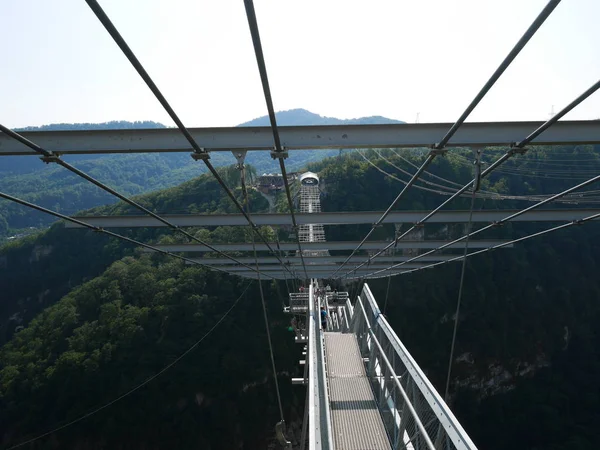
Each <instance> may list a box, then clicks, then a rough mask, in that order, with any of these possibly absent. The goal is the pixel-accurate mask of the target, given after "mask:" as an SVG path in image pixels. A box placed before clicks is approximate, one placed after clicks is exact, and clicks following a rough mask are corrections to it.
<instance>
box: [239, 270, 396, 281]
mask: <svg viewBox="0 0 600 450" xmlns="http://www.w3.org/2000/svg"><path fill="white" fill-rule="evenodd" d="M307 272H308V277H309V278H318V279H325V280H327V279H333V273H334V271H332V270H308V269H307ZM404 272H406V271H405V270H394V271H392V270H390V271H389V272H386V274H388V275H400V274H401V273H404ZM368 273H369V272H368V271H365V272H361V269H359V270H358V271H357V272H356V275H359V278H360V277H361V276H364V275H367V274H368ZM232 275H239V276H241V277H246V278H252V279H257V278H258V275H257V274H256V272H235V273H233V274H232ZM265 275H268V277H270V278H268V279H271V278H275V279H278V280H284V279H286V278H287V279H288V280H289V279H290V278H292V277H290V274H288V273H287V272H265V274H264V275H263V276H261V278H262V279H263V280H264V281H266V279H265ZM352 276H353V273H350V275H349V277H352ZM386 276H387V275H386ZM338 277H339V274H337V275H336V276H335V278H338ZM296 279H299V280H303V279H305V276H304V271H303V270H299V271H297V272H296ZM341 279H342V280H344V277H342V278H341Z"/></svg>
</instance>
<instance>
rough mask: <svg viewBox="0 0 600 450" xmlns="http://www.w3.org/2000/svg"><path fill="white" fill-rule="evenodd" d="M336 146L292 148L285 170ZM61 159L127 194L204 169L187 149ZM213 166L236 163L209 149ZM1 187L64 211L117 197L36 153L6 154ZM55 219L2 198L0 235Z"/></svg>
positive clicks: (266, 164) (116, 125)
mask: <svg viewBox="0 0 600 450" xmlns="http://www.w3.org/2000/svg"><path fill="white" fill-rule="evenodd" d="M277 120H278V123H279V125H282V126H285V125H332V124H344V123H354V124H367V123H402V122H399V121H396V120H392V119H387V118H385V117H379V116H375V117H362V118H359V119H350V120H342V119H336V118H335V117H323V116H320V115H318V114H314V113H312V112H310V111H307V110H305V109H292V110H289V111H282V112H279V113H277ZM268 125H269V118H268V116H263V117H259V118H257V119H254V120H251V121H249V122H245V123H243V124H240V125H239V126H268ZM144 128H166V127H165V125H163V124H161V123H158V122H152V121H136V122H127V121H112V122H104V123H60V124H49V125H43V126H40V127H25V128H21V129H20V130H19V131H54V130H108V129H113V130H114V129H119V130H120V129H144ZM337 153H338V152H337V150H329V151H323V150H319V151H316V150H315V151H310V150H303V151H297V152H291V156H290V158H289V159H288V160H286V166H287V167H288V168H289V170H298V169H300V168H302V167H305V166H306V164H308V163H310V162H314V161H319V160H321V159H323V158H325V157H327V156H331V155H335V154H337ZM64 159H65V160H66V161H68V162H69V163H71V164H73V165H74V166H76V167H77V168H79V169H81V170H83V171H84V172H87V173H89V174H90V175H92V176H94V177H96V178H98V179H99V180H101V181H103V182H105V183H107V184H108V185H109V186H111V187H112V188H115V189H117V190H118V191H120V192H123V193H124V194H127V195H136V194H143V193H146V192H151V191H155V190H158V189H164V188H168V187H172V186H176V185H178V184H181V183H183V182H184V181H188V180H190V179H192V178H195V177H197V176H199V175H201V174H202V173H204V172H206V168H205V167H204V165H203V164H201V163H198V162H195V161H193V160H192V159H191V158H190V156H189V155H188V154H187V153H164V154H159V153H156V154H131V155H69V156H65V157H64ZM211 161H212V162H213V164H214V165H215V166H225V165H229V164H232V163H234V159H233V156H232V155H231V154H230V153H227V152H219V153H215V154H213V155H212V158H211ZM246 162H247V163H248V164H251V165H253V166H254V167H256V169H257V171H258V172H274V171H278V170H279V166H278V163H277V161H274V160H273V159H271V157H270V156H269V155H268V154H267V153H266V152H250V153H249V154H248V156H247V159H246ZM0 175H1V176H0V191H4V192H9V193H11V194H12V195H16V196H18V197H21V198H23V199H25V200H29V201H32V202H35V203H37V204H40V205H42V206H44V207H46V208H50V209H53V210H55V211H60V212H62V213H65V214H74V213H76V212H77V211H80V210H82V209H88V208H92V207H94V206H99V205H103V204H107V203H114V202H115V198H114V197H112V196H110V195H109V194H107V193H105V192H103V191H101V190H99V189H98V188H97V187H95V186H93V185H92V184H90V183H88V182H86V181H85V180H82V179H81V178H78V177H76V176H75V175H72V174H70V173H69V172H66V171H65V169H63V168H62V167H58V166H55V165H44V164H42V163H41V162H40V160H39V158H38V157H37V156H9V157H3V158H2V164H1V165H0ZM52 221H53V219H52V218H51V217H49V216H46V215H44V214H42V213H38V212H35V211H29V210H26V209H25V208H24V207H21V206H19V205H16V204H11V203H9V202H4V201H0V241H2V239H3V238H6V237H7V236H19V235H20V234H22V233H23V232H29V231H25V230H30V228H31V227H34V228H39V227H44V226H46V225H48V224H49V223H51V222H52Z"/></svg>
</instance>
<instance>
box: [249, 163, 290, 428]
mask: <svg viewBox="0 0 600 450" xmlns="http://www.w3.org/2000/svg"><path fill="white" fill-rule="evenodd" d="M241 171H242V176H241V178H242V194H243V196H244V198H245V199H246V208H247V211H248V215H250V214H251V212H250V200H249V197H248V190H247V189H246V169H245V168H244V166H243V165H242V167H241ZM252 249H253V253H254V260H255V262H256V273H257V277H258V289H259V291H260V301H261V303H262V310H263V316H264V320H265V330H266V332H267V342H268V343H269V354H270V356H271V365H272V369H273V380H274V382H275V392H276V394H277V405H278V406H279V415H280V419H281V423H285V418H284V417H283V406H282V403H281V393H280V391H279V381H277V368H276V366H275V355H274V354H273V343H272V341H271V331H270V329H269V317H268V315H267V304H266V302H265V295H264V293H263V288H262V281H261V279H260V271H259V270H258V255H257V253H256V246H255V242H254V235H253V234H252ZM288 294H289V292H288Z"/></svg>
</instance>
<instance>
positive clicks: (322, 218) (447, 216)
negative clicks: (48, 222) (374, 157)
mask: <svg viewBox="0 0 600 450" xmlns="http://www.w3.org/2000/svg"><path fill="white" fill-rule="evenodd" d="M520 211H521V210H510V209H505V210H496V209H490V210H479V211H474V212H473V222H497V221H499V220H502V219H503V218H505V217H506V216H507V215H513V214H516V213H519V212H520ZM597 211H598V210H596V209H545V210H538V211H528V212H526V213H524V214H519V216H518V217H515V220H514V221H515V222H563V221H569V220H576V219H578V218H583V217H585V216H586V215H589V214H593V213H594V212H597ZM381 214H382V213H381V212H377V211H375V212H374V211H353V212H321V213H318V212H317V213H299V214H296V222H297V224H298V225H300V226H301V225H316V224H319V225H360V224H372V223H374V222H375V221H376V220H377V219H378V218H379V217H380V216H381ZM427 215H428V212H426V211H392V212H390V213H389V214H388V215H387V216H386V219H385V220H384V221H383V222H382V223H383V224H388V223H389V224H392V223H394V224H400V223H408V224H414V223H417V222H422V221H423V219H424V218H425V217H427ZM75 217H76V218H77V219H79V220H84V221H86V222H87V223H90V224H92V225H95V226H98V227H103V228H136V227H143V228H149V227H154V228H156V227H165V226H167V225H165V224H164V223H163V222H161V221H160V220H157V219H155V218H153V217H148V216H75ZM161 217H164V218H165V219H168V220H169V222H171V223H173V224H174V225H176V226H179V227H217V226H247V225H248V224H247V222H246V219H245V217H244V216H242V215H240V214H164V215H162V216H161ZM468 218H469V211H441V212H439V213H437V214H436V215H435V216H432V217H431V218H430V219H429V220H428V223H444V224H445V223H463V222H466V221H467V220H468ZM252 219H253V222H254V224H255V225H257V226H262V225H278V226H293V224H292V221H291V219H290V216H289V215H288V214H283V213H273V214H268V213H263V214H252ZM67 227H68V228H78V227H79V226H78V225H77V224H73V223H71V224H67Z"/></svg>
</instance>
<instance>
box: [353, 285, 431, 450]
mask: <svg viewBox="0 0 600 450" xmlns="http://www.w3.org/2000/svg"><path fill="white" fill-rule="evenodd" d="M356 302H357V303H358V304H359V305H360V309H361V311H362V313H363V316H364V318H365V323H366V326H367V330H368V331H369V334H370V335H371V339H372V341H373V343H375V345H376V346H377V349H378V350H379V354H380V355H381V358H382V359H383V362H385V364H386V366H387V367H388V369H389V370H390V372H391V373H392V378H393V379H394V382H395V383H396V387H397V388H398V389H399V391H400V394H401V395H402V398H404V402H405V404H406V406H407V407H408V410H409V411H410V413H411V414H412V416H413V418H414V420H415V423H416V424H417V427H418V428H419V431H420V432H421V435H422V436H423V439H425V442H426V443H427V447H429V449H430V450H436V448H435V446H434V445H433V442H432V441H431V438H430V437H429V434H428V433H427V430H425V427H424V426H423V423H422V422H421V419H420V418H419V416H418V414H417V411H415V408H414V407H413V405H412V403H411V401H410V399H409V398H408V395H407V394H406V391H405V390H404V388H403V387H402V385H401V384H400V380H398V376H397V375H396V373H395V372H394V368H393V367H392V365H391V364H390V361H389V360H388V359H387V357H386V356H385V353H384V351H383V348H382V347H381V345H380V344H379V341H378V340H377V336H375V333H374V332H373V329H372V328H371V324H370V323H369V318H368V317H367V312H366V311H365V307H364V306H363V304H362V300H361V299H360V297H358V299H357V300H356Z"/></svg>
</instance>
